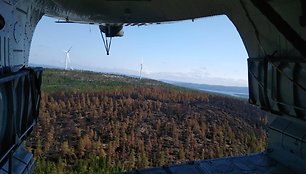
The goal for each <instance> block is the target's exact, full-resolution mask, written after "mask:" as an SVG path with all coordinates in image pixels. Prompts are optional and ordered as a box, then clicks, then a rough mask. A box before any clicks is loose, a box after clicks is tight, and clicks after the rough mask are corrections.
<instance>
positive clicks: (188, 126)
mask: <svg viewBox="0 0 306 174" xmlns="http://www.w3.org/2000/svg"><path fill="white" fill-rule="evenodd" d="M266 123H267V116H266V114H265V113H264V112H262V111H261V110H260V109H258V108H257V107H254V106H251V105H249V104H248V101H247V100H242V99H239V98H233V97H228V96H222V95H216V94H211V93H205V92H201V91H195V90H190V89H185V88H181V87H176V86H172V85H169V84H166V83H162V82H159V81H155V80H150V79H141V80H140V79H138V78H133V77H127V76H122V75H115V74H103V73H94V72H86V71H64V70H56V69H46V70H45V72H44V75H43V86H42V97H41V105H40V117H39V120H38V123H37V125H36V127H35V129H34V131H33V133H32V134H31V136H30V137H29V138H28V139H27V141H26V142H25V145H26V147H27V149H28V150H29V151H32V152H33V153H34V156H35V160H36V169H35V173H37V174H42V173H46V174H47V173H48V174H49V173H116V172H121V171H129V170H133V169H140V168H148V167H154V166H163V165H166V164H179V163H184V162H187V161H194V160H200V159H210V158H218V157H225V156H234V155H242V154H245V153H255V152H260V151H263V150H264V149H265V146H266V139H267V134H266Z"/></svg>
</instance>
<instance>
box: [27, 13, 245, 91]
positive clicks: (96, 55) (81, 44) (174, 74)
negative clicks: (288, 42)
mask: <svg viewBox="0 0 306 174" xmlns="http://www.w3.org/2000/svg"><path fill="white" fill-rule="evenodd" d="M54 21H56V19H53V18H49V17H44V18H43V19H42V20H41V21H40V23H39V24H38V26H37V28H36V31H35V33H34V37H33V41H32V47H31V52H30V63H32V64H43V65H52V66H57V67H62V68H64V65H65V64H64V60H65V53H64V51H63V50H67V49H69V47H72V50H71V53H70V58H71V63H70V64H69V67H73V68H74V69H86V70H93V71H104V72H117V73H125V74H130V75H131V74H134V75H137V74H138V73H139V69H140V63H141V59H142V58H143V62H144V63H143V71H144V76H145V77H148V78H154V79H164V80H174V81H183V82H192V83H206V84H217V85H231V86H247V63H246V62H247V57H248V56H247V53H246V50H245V47H244V45H243V43H242V40H241V38H240V36H239V34H238V32H237V30H236V28H235V27H234V25H233V24H232V23H231V22H230V21H229V19H228V18H227V17H226V16H215V17H209V18H204V19H198V20H195V21H194V22H192V21H191V20H189V21H182V22H175V23H171V24H161V25H149V26H141V27H137V26H134V27H125V28H124V32H125V35H124V37H122V38H114V39H113V43H112V47H111V52H110V56H107V55H106V52H105V49H104V46H103V43H102V38H101V35H100V32H99V29H98V27H97V26H94V25H91V26H89V25H84V24H57V23H55V22H54Z"/></svg>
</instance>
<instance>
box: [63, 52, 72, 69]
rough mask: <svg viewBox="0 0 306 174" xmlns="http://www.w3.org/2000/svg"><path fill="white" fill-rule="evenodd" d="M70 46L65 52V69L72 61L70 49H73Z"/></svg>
mask: <svg viewBox="0 0 306 174" xmlns="http://www.w3.org/2000/svg"><path fill="white" fill-rule="evenodd" d="M71 48H72V47H70V48H69V49H68V50H64V52H65V53H66V57H65V70H67V69H68V63H70V51H71Z"/></svg>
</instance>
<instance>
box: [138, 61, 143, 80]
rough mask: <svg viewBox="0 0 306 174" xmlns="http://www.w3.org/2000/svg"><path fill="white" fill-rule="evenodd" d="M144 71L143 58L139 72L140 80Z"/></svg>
mask: <svg viewBox="0 0 306 174" xmlns="http://www.w3.org/2000/svg"><path fill="white" fill-rule="evenodd" d="M142 70H143V58H141V64H140V70H139V79H140V80H141V78H142Z"/></svg>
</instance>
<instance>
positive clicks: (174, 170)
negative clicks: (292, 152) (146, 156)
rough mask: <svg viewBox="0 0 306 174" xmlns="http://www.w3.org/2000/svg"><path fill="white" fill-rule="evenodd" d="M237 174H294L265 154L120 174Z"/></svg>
mask: <svg viewBox="0 0 306 174" xmlns="http://www.w3.org/2000/svg"><path fill="white" fill-rule="evenodd" d="M188 173H192V174H215V173H217V174H225V173H226V174H236V173H237V174H238V173H252V174H257V173H260V174H261V173H266V174H274V173H295V172H293V171H291V170H290V169H288V168H286V167H285V166H283V165H281V164H279V163H278V162H276V161H275V160H273V159H272V158H270V157H268V156H267V154H266V153H258V154H249V155H243V156H237V157H226V158H218V159H210V160H202V161H194V162H189V163H184V164H178V165H169V166H163V167H157V168H151V169H140V170H137V171H131V172H126V173H121V174H188Z"/></svg>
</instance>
